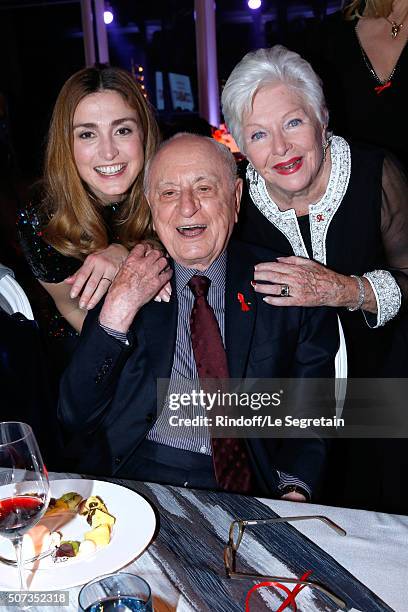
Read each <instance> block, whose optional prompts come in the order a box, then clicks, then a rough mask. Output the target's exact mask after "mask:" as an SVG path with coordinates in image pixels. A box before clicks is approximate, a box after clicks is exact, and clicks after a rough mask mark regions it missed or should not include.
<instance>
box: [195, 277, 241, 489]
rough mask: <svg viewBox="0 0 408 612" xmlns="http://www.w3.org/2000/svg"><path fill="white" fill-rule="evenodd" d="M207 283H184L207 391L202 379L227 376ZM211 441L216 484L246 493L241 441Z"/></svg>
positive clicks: (199, 367) (199, 280)
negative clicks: (191, 299) (188, 292)
mask: <svg viewBox="0 0 408 612" xmlns="http://www.w3.org/2000/svg"><path fill="white" fill-rule="evenodd" d="M210 283H211V281H210V279H209V278H207V277H206V276H197V275H195V276H193V277H192V278H191V279H190V281H189V283H188V286H189V287H190V289H191V291H192V292H193V295H194V297H195V300H194V305H193V310H192V311H191V317H190V329H191V343H192V346H193V353H194V359H195V362H196V366H197V372H198V376H199V378H200V382H201V386H202V387H204V388H207V389H208V383H207V384H206V381H205V379H208V378H212V379H219V378H223V379H226V378H228V377H229V374H228V363H227V355H226V352H225V349H224V345H223V343H222V337H221V332H220V328H219V326H218V322H217V319H216V317H215V314H214V311H213V309H212V308H211V306H210V305H209V303H208V300H207V294H208V289H209V287H210ZM213 391H214V390H213ZM211 441H212V451H213V462H214V470H215V476H216V479H217V483H218V484H219V485H220V486H221V487H222V488H223V489H225V490H226V491H234V492H237V493H250V492H251V489H252V473H251V468H250V465H249V458H248V453H247V450H246V448H245V444H244V441H243V440H242V439H239V438H212V440H211Z"/></svg>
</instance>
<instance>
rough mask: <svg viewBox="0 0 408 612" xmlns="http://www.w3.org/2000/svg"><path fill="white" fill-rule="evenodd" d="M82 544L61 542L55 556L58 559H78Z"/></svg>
mask: <svg viewBox="0 0 408 612" xmlns="http://www.w3.org/2000/svg"><path fill="white" fill-rule="evenodd" d="M79 545H80V542H78V541H76V540H70V541H69V542H61V544H60V545H59V546H58V548H57V550H56V552H55V556H56V557H76V556H77V554H78V550H79Z"/></svg>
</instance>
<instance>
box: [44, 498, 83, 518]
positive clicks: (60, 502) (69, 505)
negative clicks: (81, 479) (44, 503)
mask: <svg viewBox="0 0 408 612" xmlns="http://www.w3.org/2000/svg"><path fill="white" fill-rule="evenodd" d="M81 502H82V495H79V493H74V492H70V493H64V495H61V497H59V498H58V499H55V498H54V497H51V499H50V503H49V504H48V509H47V512H46V513H45V516H50V515H51V514H58V513H59V512H77V511H78V506H79V504H80V503H81Z"/></svg>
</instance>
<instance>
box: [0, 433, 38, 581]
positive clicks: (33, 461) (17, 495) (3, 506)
mask: <svg viewBox="0 0 408 612" xmlns="http://www.w3.org/2000/svg"><path fill="white" fill-rule="evenodd" d="M49 496H50V486H49V482H48V474H47V470H46V469H45V466H44V463H43V460H42V457H41V453H40V450H39V448H38V445H37V441H36V439H35V436H34V433H33V431H32V429H31V427H30V426H29V425H27V424H26V423H19V422H14V421H10V422H4V423H0V537H5V538H8V539H9V540H11V542H12V543H13V546H14V550H15V553H16V559H17V566H18V576H19V580H20V590H21V591H23V590H25V589H26V582H25V577H24V571H23V559H22V541H23V535H24V533H25V532H26V531H28V530H29V529H31V527H34V525H36V523H38V521H39V520H40V519H41V517H42V516H43V514H44V513H45V511H46V509H47V506H48V502H49ZM10 586H11V587H13V586H14V585H10Z"/></svg>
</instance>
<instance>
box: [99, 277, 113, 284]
mask: <svg viewBox="0 0 408 612" xmlns="http://www.w3.org/2000/svg"><path fill="white" fill-rule="evenodd" d="M103 280H107V281H109V282H110V283H111V282H112V279H111V278H107V277H106V276H102V278H101V280H100V281H99V282H101V281H103Z"/></svg>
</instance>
